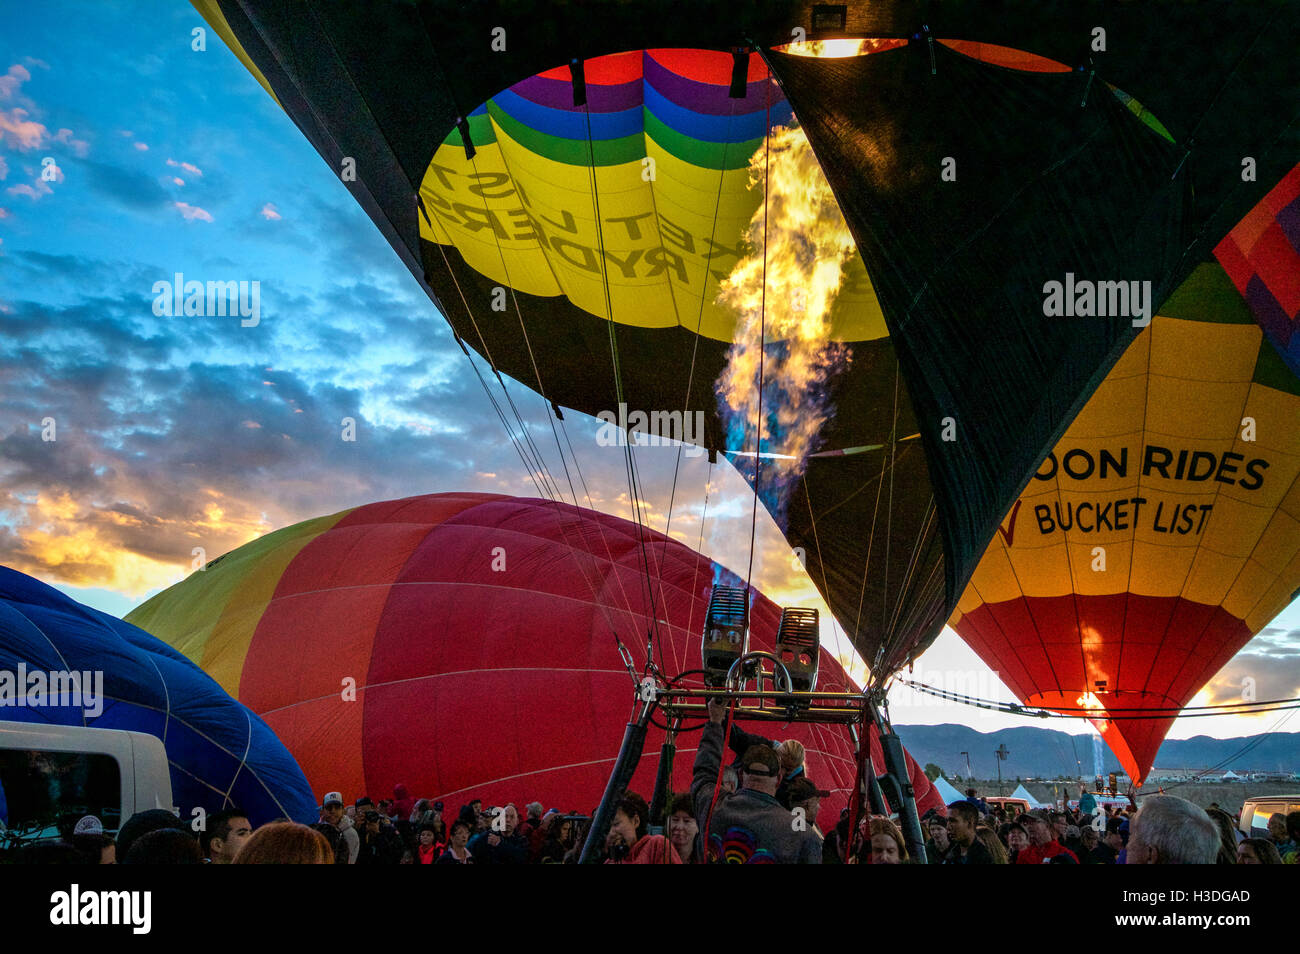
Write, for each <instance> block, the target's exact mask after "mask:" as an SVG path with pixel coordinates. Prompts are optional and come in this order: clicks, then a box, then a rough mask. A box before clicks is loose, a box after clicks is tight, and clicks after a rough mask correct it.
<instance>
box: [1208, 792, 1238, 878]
mask: <svg viewBox="0 0 1300 954" xmlns="http://www.w3.org/2000/svg"><path fill="white" fill-rule="evenodd" d="M1205 814H1207V815H1209V816H1210V821H1212V822H1214V827H1215V828H1217V829H1218V830H1219V858H1218V862H1219V864H1221V865H1235V864H1236V863H1237V826H1236V825H1234V824H1233V823H1232V816H1231V815H1229V814H1228V813H1227V812H1225V811H1224V810H1223V809H1221V808H1215V807H1213V806H1211V807H1210V808H1207V809H1206V810H1205Z"/></svg>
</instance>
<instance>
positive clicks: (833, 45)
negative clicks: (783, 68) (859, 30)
mask: <svg viewBox="0 0 1300 954" xmlns="http://www.w3.org/2000/svg"><path fill="white" fill-rule="evenodd" d="M906 43H907V41H906V40H898V39H891V38H888V37H863V38H857V39H854V38H841V39H835V40H795V41H794V42H792V43H786V44H784V45H782V46H774V47H772V49H773V50H774V51H776V52H777V53H785V54H788V55H790V56H807V57H813V58H815V59H822V60H842V59H848V58H849V57H852V56H868V55H870V54H872V53H879V52H881V51H882V50H892V49H893V48H894V47H896V46H903V45H905V44H906Z"/></svg>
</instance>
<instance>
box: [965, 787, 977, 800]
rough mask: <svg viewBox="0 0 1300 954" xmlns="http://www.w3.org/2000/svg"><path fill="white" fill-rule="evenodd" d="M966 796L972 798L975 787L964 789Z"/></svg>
mask: <svg viewBox="0 0 1300 954" xmlns="http://www.w3.org/2000/svg"><path fill="white" fill-rule="evenodd" d="M966 797H967V798H974V797H975V789H973V788H968V789H966Z"/></svg>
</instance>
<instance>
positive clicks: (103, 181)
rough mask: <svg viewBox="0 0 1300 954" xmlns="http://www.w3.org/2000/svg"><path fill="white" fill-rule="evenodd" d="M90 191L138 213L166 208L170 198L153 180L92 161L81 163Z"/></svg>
mask: <svg viewBox="0 0 1300 954" xmlns="http://www.w3.org/2000/svg"><path fill="white" fill-rule="evenodd" d="M78 162H79V164H80V166H81V167H82V168H83V169H84V170H85V173H86V180H87V183H88V184H89V185H90V188H91V189H92V190H93V191H95V192H97V193H99V194H100V195H102V196H105V197H106V198H108V199H111V200H112V201H114V202H115V203H117V204H118V205H120V206H123V207H125V208H127V209H131V210H133V211H137V212H152V211H157V210H159V209H162V208H165V207H166V206H167V204H168V203H169V202H170V201H171V197H170V196H169V195H168V194H167V192H166V191H165V190H164V189H163V187H162V186H161V185H159V183H158V181H157V180H156V179H154V177H153V176H150V175H146V174H145V173H143V172H139V171H137V170H135V169H125V168H123V167H121V166H115V165H111V164H109V163H104V162H94V161H92V160H86V159H83V160H78Z"/></svg>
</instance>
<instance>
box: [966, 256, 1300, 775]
mask: <svg viewBox="0 0 1300 954" xmlns="http://www.w3.org/2000/svg"><path fill="white" fill-rule="evenodd" d="M1298 424H1300V379H1298V378H1297V377H1296V376H1295V375H1294V374H1292V373H1291V371H1290V370H1289V369H1288V368H1287V366H1286V364H1285V362H1284V360H1283V358H1282V356H1281V355H1280V354H1279V351H1278V349H1277V348H1276V347H1275V346H1274V344H1273V343H1272V342H1271V341H1270V340H1269V338H1268V337H1267V336H1266V335H1265V334H1264V333H1263V332H1262V331H1261V328H1260V327H1259V325H1257V324H1256V323H1255V322H1254V321H1253V320H1252V317H1251V311H1250V309H1248V308H1247V305H1246V302H1245V301H1244V300H1243V299H1242V297H1241V295H1240V294H1238V292H1237V290H1236V289H1235V288H1234V287H1233V282H1232V281H1231V280H1230V279H1229V277H1228V276H1227V275H1226V274H1225V273H1224V270H1223V269H1222V268H1221V267H1220V266H1219V265H1218V264H1212V263H1205V264H1202V265H1200V266H1199V267H1198V268H1197V269H1196V271H1195V272H1193V273H1192V276H1191V277H1190V278H1189V279H1188V280H1187V281H1186V282H1185V283H1184V284H1183V286H1182V287H1181V288H1179V290H1178V291H1177V293H1175V294H1174V295H1173V296H1172V297H1171V298H1170V299H1169V300H1168V301H1167V302H1166V303H1165V305H1164V307H1162V308H1161V309H1160V313H1159V314H1158V315H1157V316H1156V317H1155V319H1154V320H1153V321H1152V323H1151V325H1150V327H1148V328H1146V329H1145V330H1144V331H1143V332H1142V334H1141V335H1140V336H1139V337H1138V339H1137V341H1136V342H1134V343H1133V345H1132V346H1131V347H1130V348H1129V350H1128V351H1127V352H1126V353H1125V354H1124V357H1123V358H1121V359H1120V361H1119V363H1118V364H1116V365H1115V367H1114V369H1113V370H1112V371H1111V373H1110V375H1109V376H1108V377H1107V378H1106V381H1105V382H1104V383H1103V384H1102V386H1101V387H1100V388H1098V389H1097V392H1096V393H1095V394H1094V395H1093V397H1092V399H1091V400H1090V401H1089V402H1088V404H1087V406H1086V407H1085V408H1084V409H1083V411H1082V413H1080V414H1079V416H1078V417H1077V418H1076V419H1075V421H1074V423H1073V424H1071V425H1070V428H1069V430H1068V431H1067V432H1066V435H1065V437H1064V438H1063V439H1062V440H1061V442H1060V443H1059V444H1057V446H1056V449H1055V450H1054V451H1053V452H1052V453H1051V454H1050V455H1049V456H1048V458H1047V459H1046V461H1045V462H1044V463H1043V465H1042V466H1041V467H1040V468H1039V471H1038V473H1037V474H1036V475H1035V477H1034V479H1033V480H1031V481H1030V485H1029V487H1028V488H1027V489H1026V491H1025V493H1024V494H1023V495H1022V496H1021V498H1020V499H1019V500H1018V501H1016V503H1015V504H1014V505H1013V506H1012V508H1011V510H1010V512H1009V513H1008V515H1007V517H1006V520H1005V521H1004V522H1003V524H1002V526H1001V528H1000V529H999V532H998V534H997V536H996V537H995V538H994V540H993V542H992V543H991V544H990V546H989V549H988V552H987V553H986V554H985V556H984V559H983V560H982V561H981V562H980V565H979V568H978V569H977V570H976V571H975V575H974V577H973V578H972V579H971V583H970V586H969V587H967V589H966V593H965V595H964V596H963V597H962V600H961V603H960V605H959V607H958V610H957V612H956V613H955V614H954V615H953V618H952V620H951V624H952V626H953V627H954V628H955V629H956V630H957V632H958V633H959V634H961V636H962V637H963V638H964V639H965V640H966V642H967V643H969V644H970V645H971V646H972V647H973V648H974V649H975V650H976V651H977V652H978V653H979V654H980V656H981V657H982V658H983V659H984V660H985V662H987V663H988V664H989V665H990V666H991V667H992V668H993V669H994V670H996V671H997V672H998V674H999V675H1000V676H1001V677H1002V679H1003V681H1004V682H1005V683H1006V684H1007V685H1008V686H1009V687H1010V688H1011V689H1012V690H1013V691H1014V692H1015V693H1016V695H1017V696H1019V697H1020V698H1021V699H1022V700H1024V701H1025V702H1027V703H1030V704H1032V705H1038V706H1045V707H1047V708H1060V709H1069V710H1074V711H1076V712H1077V711H1079V710H1090V711H1093V712H1095V713H1096V715H1095V717H1094V721H1096V722H1097V724H1098V727H1099V728H1100V729H1101V732H1102V735H1103V736H1104V737H1105V738H1106V741H1107V742H1108V743H1109V744H1110V747H1111V749H1112V750H1113V751H1114V752H1115V754H1116V755H1117V756H1118V757H1119V759H1120V762H1121V764H1123V766H1124V767H1125V769H1126V770H1127V771H1128V773H1129V775H1130V777H1131V778H1132V779H1133V780H1134V781H1135V782H1138V783H1140V782H1141V780H1142V778H1143V777H1144V776H1145V775H1146V773H1147V771H1148V770H1149V769H1150V768H1151V765H1152V764H1153V762H1154V760H1155V756H1156V751H1157V749H1158V748H1159V747H1160V743H1161V741H1162V740H1163V739H1164V737H1165V733H1166V732H1167V731H1168V730H1169V726H1170V725H1171V724H1172V723H1173V721H1174V718H1175V716H1176V715H1177V712H1178V710H1179V709H1181V708H1182V707H1183V706H1185V705H1187V703H1188V701H1189V700H1191V698H1192V697H1193V696H1194V695H1195V694H1196V693H1197V692H1198V691H1199V690H1200V689H1201V687H1202V686H1204V685H1205V683H1206V682H1207V681H1208V680H1209V679H1210V678H1211V677H1213V675H1214V674H1215V673H1216V672H1218V671H1219V669H1221V668H1222V667H1223V665H1224V664H1225V663H1227V662H1228V660H1229V659H1231V658H1232V656H1233V655H1234V654H1235V653H1236V652H1237V651H1238V650H1239V649H1241V647H1242V646H1243V645H1244V644H1245V643H1246V642H1247V641H1248V640H1249V639H1250V638H1251V636H1253V635H1254V634H1255V633H1257V632H1258V631H1259V630H1260V629H1262V628H1263V627H1264V626H1266V625H1268V623H1269V622H1271V621H1272V619H1273V618H1274V617H1275V616H1276V615H1277V614H1278V613H1279V612H1280V611H1281V610H1283V609H1284V608H1285V607H1286V606H1287V604H1288V603H1290V602H1291V600H1292V599H1294V598H1295V596H1296V592H1297V587H1300V481H1298V480H1297V475H1300V426H1297V425H1298ZM1153 710H1154V711H1153Z"/></svg>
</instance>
